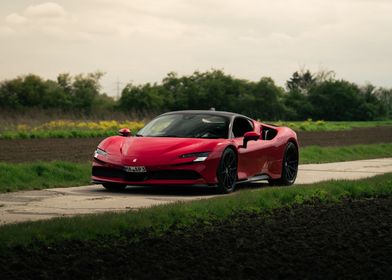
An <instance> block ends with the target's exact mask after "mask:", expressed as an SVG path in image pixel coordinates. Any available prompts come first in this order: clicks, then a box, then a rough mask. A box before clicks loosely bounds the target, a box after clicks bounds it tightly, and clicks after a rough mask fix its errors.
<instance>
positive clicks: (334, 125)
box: [267, 119, 392, 131]
mask: <svg viewBox="0 0 392 280" xmlns="http://www.w3.org/2000/svg"><path fill="white" fill-rule="evenodd" d="M267 123H269V122H267ZM270 123H273V124H276V125H279V126H288V127H290V128H291V129H293V130H295V131H339V130H350V129H353V128H367V127H377V126H391V125H392V120H386V121H370V122H332V121H312V120H311V119H309V120H307V121H302V122H289V121H278V122H270Z"/></svg>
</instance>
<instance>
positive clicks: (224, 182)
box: [216, 148, 237, 193]
mask: <svg viewBox="0 0 392 280" xmlns="http://www.w3.org/2000/svg"><path fill="white" fill-rule="evenodd" d="M216 175H217V178H218V192H219V193H230V192H232V191H234V189H235V183H236V181H237V156H236V154H235V152H234V151H233V150H232V149H230V148H228V149H226V150H224V151H223V154H222V157H221V161H220V163H219V167H218V170H217V174H216Z"/></svg>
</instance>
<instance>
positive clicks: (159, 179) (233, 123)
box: [92, 111, 298, 193]
mask: <svg viewBox="0 0 392 280" xmlns="http://www.w3.org/2000/svg"><path fill="white" fill-rule="evenodd" d="M297 170H298V141H297V135H296V133H295V132H294V131H293V130H291V129H290V128H287V127H276V126H273V125H269V124H264V123H260V122H258V121H255V120H252V119H250V118H248V117H245V116H243V115H240V114H236V113H229V112H218V111H177V112H169V113H165V114H162V115H160V116H158V117H156V118H155V119H153V120H152V121H151V122H149V123H148V124H147V125H146V126H145V127H144V128H142V129H141V130H140V131H139V132H138V133H137V134H136V135H135V136H131V135H130V131H129V129H121V130H120V136H112V137H108V138H106V139H105V140H103V141H102V142H101V143H100V144H99V145H98V148H97V150H96V151H95V153H94V162H93V167H92V181H93V182H94V183H97V184H102V185H103V186H104V187H105V188H107V189H110V190H121V189H124V188H125V187H126V186H127V185H177V186H179V185H181V186H185V185H188V186H189V185H191V186H214V187H216V188H217V190H218V191H219V192H220V193H229V192H232V191H233V190H234V189H235V186H236V184H238V183H240V182H246V181H254V180H268V181H269V183H270V184H277V185H291V184H293V183H294V181H295V179H296V177H297Z"/></svg>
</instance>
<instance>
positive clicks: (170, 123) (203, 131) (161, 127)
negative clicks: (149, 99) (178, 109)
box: [137, 113, 230, 139]
mask: <svg viewBox="0 0 392 280" xmlns="http://www.w3.org/2000/svg"><path fill="white" fill-rule="evenodd" d="M229 122H230V121H229V119H228V118H227V117H223V116H216V115H210V114H180V113H178V114H170V115H163V116H160V117H158V118H156V119H154V120H152V121H151V122H150V123H148V124H147V125H146V126H145V127H144V128H143V129H141V130H140V131H139V132H138V134H137V135H138V136H146V137H183V138H210V139H213V138H227V137H228V131H229Z"/></svg>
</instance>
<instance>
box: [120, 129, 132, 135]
mask: <svg viewBox="0 0 392 280" xmlns="http://www.w3.org/2000/svg"><path fill="white" fill-rule="evenodd" d="M118 135H120V136H124V137H128V136H131V135H132V133H131V130H130V129H129V128H121V129H120V130H119V131H118Z"/></svg>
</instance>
